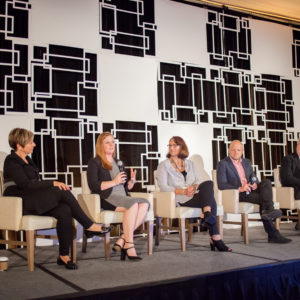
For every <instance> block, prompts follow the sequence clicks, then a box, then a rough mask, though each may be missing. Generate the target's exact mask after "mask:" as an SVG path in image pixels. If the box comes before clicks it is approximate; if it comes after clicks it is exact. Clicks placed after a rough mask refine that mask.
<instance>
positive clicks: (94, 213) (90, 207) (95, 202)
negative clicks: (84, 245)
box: [78, 194, 101, 222]
mask: <svg viewBox="0 0 300 300" xmlns="http://www.w3.org/2000/svg"><path fill="white" fill-rule="evenodd" d="M78 203H79V205H80V207H81V208H82V210H83V211H84V212H85V214H86V215H87V216H88V217H89V218H90V219H91V220H92V221H93V222H98V221H97V220H98V215H99V213H100V210H101V204H100V195H98V194H79V195H78Z"/></svg>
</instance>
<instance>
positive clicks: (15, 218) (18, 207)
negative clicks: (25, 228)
mask: <svg viewBox="0 0 300 300" xmlns="http://www.w3.org/2000/svg"><path fill="white" fill-rule="evenodd" d="M22 217H23V212H22V198H19V197H4V196H1V197H0V229H3V230H16V231H18V230H20V229H21V225H22Z"/></svg>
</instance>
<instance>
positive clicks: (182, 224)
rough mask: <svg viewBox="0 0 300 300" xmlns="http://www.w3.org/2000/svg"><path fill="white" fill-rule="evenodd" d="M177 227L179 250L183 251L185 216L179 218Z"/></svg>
mask: <svg viewBox="0 0 300 300" xmlns="http://www.w3.org/2000/svg"><path fill="white" fill-rule="evenodd" d="M179 228H180V229H179V233H180V245H181V251H185V250H186V248H185V218H180V219H179Z"/></svg>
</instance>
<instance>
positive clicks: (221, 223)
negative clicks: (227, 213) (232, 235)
mask: <svg viewBox="0 0 300 300" xmlns="http://www.w3.org/2000/svg"><path fill="white" fill-rule="evenodd" d="M217 224H218V228H219V232H220V236H221V239H223V216H217Z"/></svg>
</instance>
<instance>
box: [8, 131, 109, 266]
mask: <svg viewBox="0 0 300 300" xmlns="http://www.w3.org/2000/svg"><path fill="white" fill-rule="evenodd" d="M33 137H34V135H33V133H32V132H31V131H29V130H26V129H23V128H15V129H13V130H12V131H11V132H10V133H9V137H8V141H9V145H10V147H11V148H12V149H13V150H12V152H11V154H10V155H8V156H7V157H6V159H5V161H4V167H3V176H4V193H3V194H4V196H14V197H20V198H22V203H23V215H39V216H51V217H55V218H56V219H57V225H56V229H57V236H58V241H59V257H58V258H57V264H59V265H64V266H65V267H66V268H67V269H77V265H76V264H75V263H73V262H72V261H71V259H70V257H69V250H70V246H71V244H72V236H73V224H72V219H73V218H74V219H76V220H77V221H78V222H79V223H80V224H82V226H83V227H84V229H85V232H86V234H87V236H88V237H92V236H93V235H100V234H103V233H106V232H108V231H109V230H110V228H105V227H103V226H102V227H101V226H100V225H98V224H95V223H93V222H92V221H91V220H90V219H89V218H88V217H87V216H86V214H85V213H84V212H83V211H82V209H81V208H80V206H79V204H78V202H77V200H76V198H75V197H74V196H73V194H72V193H71V191H70V188H69V187H68V186H67V185H66V184H64V183H63V182H59V181H52V180H41V179H40V176H39V170H38V168H37V166H36V165H35V164H34V162H33V161H32V159H31V158H30V157H29V155H30V154H31V153H32V152H33V150H34V147H35V146H36V145H35V143H34V141H33Z"/></svg>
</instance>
